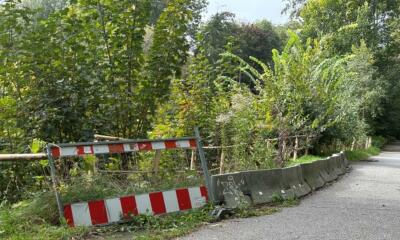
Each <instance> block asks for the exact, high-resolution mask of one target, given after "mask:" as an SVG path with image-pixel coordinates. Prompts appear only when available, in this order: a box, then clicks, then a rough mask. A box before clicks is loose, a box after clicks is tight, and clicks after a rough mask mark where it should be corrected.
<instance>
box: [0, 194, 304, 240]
mask: <svg viewBox="0 0 400 240" xmlns="http://www.w3.org/2000/svg"><path fill="white" fill-rule="evenodd" d="M52 197H53V196H52V194H51V193H44V194H42V195H41V196H38V197H37V198H36V199H35V200H26V201H22V202H20V203H18V204H14V205H12V206H9V207H8V208H6V207H3V208H1V209H0V239H9V240H20V239H35V240H36V239H38V240H39V239H71V240H72V239H73V240H78V239H137V240H161V239H172V238H175V237H179V236H183V235H186V234H188V233H190V232H192V231H193V230H194V229H196V228H198V227H199V226H201V225H204V224H208V223H212V222H214V221H215V220H216V219H215V218H214V217H212V216H211V215H210V214H209V213H210V211H211V210H212V208H213V206H211V205H207V206H205V207H203V208H201V209H195V210H191V211H187V212H178V213H172V214H168V215H163V216H147V215H140V216H135V217H134V218H133V219H132V221H131V222H128V223H123V224H116V225H111V226H106V227H92V228H88V227H76V228H70V227H68V226H67V225H66V224H65V223H63V224H61V225H54V224H52V223H51V221H55V219H56V218H57V217H56V216H57V210H56V206H50V205H53V203H51V204H50V205H49V204H46V201H48V200H50V198H52ZM297 203H298V200H296V199H290V200H283V199H282V198H276V199H275V201H274V202H272V203H270V204H265V205H257V206H247V207H243V208H240V209H236V210H234V212H233V214H232V215H231V216H230V218H235V217H236V218H248V217H254V216H261V215H269V214H273V213H276V212H278V211H280V210H281V209H282V208H283V207H291V206H294V205H297ZM49 216H52V217H49Z"/></svg>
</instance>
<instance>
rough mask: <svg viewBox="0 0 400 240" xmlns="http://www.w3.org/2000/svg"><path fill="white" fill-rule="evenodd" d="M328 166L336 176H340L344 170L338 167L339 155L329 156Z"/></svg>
mask: <svg viewBox="0 0 400 240" xmlns="http://www.w3.org/2000/svg"><path fill="white" fill-rule="evenodd" d="M328 166H329V169H331V170H332V171H333V172H334V174H336V175H337V176H341V175H343V174H344V172H342V170H341V169H340V162H339V155H336V154H334V155H332V156H331V157H329V158H328Z"/></svg>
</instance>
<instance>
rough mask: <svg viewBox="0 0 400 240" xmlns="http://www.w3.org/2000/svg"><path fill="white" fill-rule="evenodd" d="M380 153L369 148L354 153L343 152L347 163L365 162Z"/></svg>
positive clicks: (373, 148)
mask: <svg viewBox="0 0 400 240" xmlns="http://www.w3.org/2000/svg"><path fill="white" fill-rule="evenodd" d="M379 153H380V149H379V148H377V147H370V148H367V149H360V150H354V151H345V154H346V158H347V159H348V160H349V161H359V160H367V159H368V158H369V157H371V156H376V155H378V154H379Z"/></svg>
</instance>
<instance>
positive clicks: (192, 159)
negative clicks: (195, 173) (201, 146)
mask: <svg viewBox="0 0 400 240" xmlns="http://www.w3.org/2000/svg"><path fill="white" fill-rule="evenodd" d="M195 169H196V150H195V149H192V156H191V157H190V170H195Z"/></svg>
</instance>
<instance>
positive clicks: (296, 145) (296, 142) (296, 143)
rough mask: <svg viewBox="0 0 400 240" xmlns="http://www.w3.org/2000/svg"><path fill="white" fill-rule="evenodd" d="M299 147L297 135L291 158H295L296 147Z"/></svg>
mask: <svg viewBox="0 0 400 240" xmlns="http://www.w3.org/2000/svg"><path fill="white" fill-rule="evenodd" d="M298 148H299V137H297V136H296V139H295V142H294V149H293V160H296V159H297V149H298Z"/></svg>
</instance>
